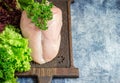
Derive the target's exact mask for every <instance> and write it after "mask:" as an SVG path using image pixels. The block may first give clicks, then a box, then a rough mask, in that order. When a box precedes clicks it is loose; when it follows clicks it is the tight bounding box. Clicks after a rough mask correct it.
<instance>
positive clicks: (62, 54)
mask: <svg viewBox="0 0 120 83" xmlns="http://www.w3.org/2000/svg"><path fill="white" fill-rule="evenodd" d="M38 1H39V0H38ZM50 1H51V2H53V3H54V4H55V5H56V6H57V7H59V8H60V9H61V10H62V13H63V27H62V31H61V37H62V39H61V45H60V50H59V53H58V55H57V57H56V58H55V59H54V60H52V61H51V62H48V63H45V64H42V65H39V64H36V63H34V62H31V66H32V67H31V70H30V71H28V72H24V73H16V76H18V77H19V76H20V77H21V76H23V77H28V76H32V77H36V78H37V80H38V81H37V82H38V83H51V80H52V78H53V77H78V76H79V71H78V68H75V67H74V65H73V55H72V37H71V15H70V4H71V2H73V0H50Z"/></svg>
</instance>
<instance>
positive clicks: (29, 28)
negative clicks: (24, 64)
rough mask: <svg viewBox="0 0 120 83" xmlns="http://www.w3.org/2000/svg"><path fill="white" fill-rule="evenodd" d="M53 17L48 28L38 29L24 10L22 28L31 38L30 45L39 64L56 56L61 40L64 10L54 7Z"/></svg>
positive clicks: (23, 32) (27, 36)
mask: <svg viewBox="0 0 120 83" xmlns="http://www.w3.org/2000/svg"><path fill="white" fill-rule="evenodd" d="M51 10H52V12H53V19H52V20H50V21H49V22H48V29H47V30H45V31H43V30H40V29H38V27H36V26H35V25H34V24H33V23H31V20H30V19H29V18H28V17H27V15H26V12H25V11H23V13H22V17H21V22H20V28H21V31H22V35H23V36H24V37H25V38H28V40H29V47H30V48H31V50H32V53H31V56H32V58H33V60H34V61H35V62H37V63H39V64H43V63H46V62H49V61H51V60H52V59H54V58H55V57H56V55H57V54H58V51H59V47H60V41H61V35H60V31H61V27H62V12H61V10H60V9H59V8H57V7H55V6H54V7H53V8H52V9H51Z"/></svg>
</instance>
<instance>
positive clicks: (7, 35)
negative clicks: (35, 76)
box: [0, 25, 32, 83]
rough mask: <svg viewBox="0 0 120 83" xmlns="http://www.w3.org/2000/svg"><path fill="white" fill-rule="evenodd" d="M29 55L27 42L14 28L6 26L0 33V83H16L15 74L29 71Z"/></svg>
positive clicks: (29, 50)
mask: <svg viewBox="0 0 120 83" xmlns="http://www.w3.org/2000/svg"><path fill="white" fill-rule="evenodd" d="M30 53H31V49H30V48H29V47H28V40H27V39H25V38H23V37H22V36H21V34H20V33H19V30H18V29H16V28H15V27H14V26H11V25H7V26H6V27H5V30H4V31H3V32H2V33H0V83H16V78H15V75H14V74H15V72H24V71H28V70H30V67H31V65H30V61H31V60H32V58H31V56H30Z"/></svg>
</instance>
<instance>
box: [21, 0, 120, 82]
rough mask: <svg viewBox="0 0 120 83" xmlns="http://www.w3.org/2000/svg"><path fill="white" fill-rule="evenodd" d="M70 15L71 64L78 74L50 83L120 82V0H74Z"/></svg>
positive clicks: (22, 80)
mask: <svg viewBox="0 0 120 83" xmlns="http://www.w3.org/2000/svg"><path fill="white" fill-rule="evenodd" d="M71 18H72V44H73V55H74V65H75V67H77V68H79V70H80V77H79V78H77V79H72V78H70V79H68V78H67V79H58V78H57V79H54V80H53V81H52V83H120V0H75V2H74V3H73V4H71ZM21 83H33V81H32V80H31V79H28V80H24V79H21Z"/></svg>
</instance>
